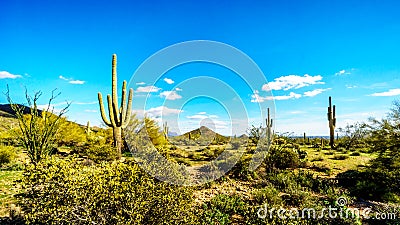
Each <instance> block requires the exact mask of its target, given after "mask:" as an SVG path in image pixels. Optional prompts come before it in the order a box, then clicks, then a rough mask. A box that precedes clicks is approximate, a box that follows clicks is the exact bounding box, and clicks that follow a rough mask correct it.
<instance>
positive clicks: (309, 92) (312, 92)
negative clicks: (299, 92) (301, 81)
mask: <svg viewBox="0 0 400 225" xmlns="http://www.w3.org/2000/svg"><path fill="white" fill-rule="evenodd" d="M327 90H330V88H326V89H322V88H319V89H315V90H312V91H306V92H304V94H303V95H304V96H306V97H314V96H316V95H319V94H321V93H322V92H324V91H327Z"/></svg>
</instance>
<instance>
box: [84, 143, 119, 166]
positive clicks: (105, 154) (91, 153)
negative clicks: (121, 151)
mask: <svg viewBox="0 0 400 225" xmlns="http://www.w3.org/2000/svg"><path fill="white" fill-rule="evenodd" d="M82 154H83V155H85V156H87V157H88V158H89V159H91V160H93V161H95V162H101V161H112V160H115V159H117V158H118V153H117V150H116V148H115V147H113V146H111V145H108V144H104V145H93V146H87V147H86V148H84V150H83V152H82Z"/></svg>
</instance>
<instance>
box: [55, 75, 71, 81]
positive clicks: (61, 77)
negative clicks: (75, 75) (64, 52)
mask: <svg viewBox="0 0 400 225" xmlns="http://www.w3.org/2000/svg"><path fill="white" fill-rule="evenodd" d="M58 78H60V79H61V80H66V81H68V80H69V79H67V78H65V77H64V76H63V75H60V76H58Z"/></svg>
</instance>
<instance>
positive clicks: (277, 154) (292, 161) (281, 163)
mask: <svg viewBox="0 0 400 225" xmlns="http://www.w3.org/2000/svg"><path fill="white" fill-rule="evenodd" d="M265 165H266V169H267V171H273V170H275V169H287V168H297V167H299V165H300V158H299V154H298V151H296V150H294V149H288V148H278V147H275V146H273V147H271V148H269V152H268V154H267V156H266V159H265Z"/></svg>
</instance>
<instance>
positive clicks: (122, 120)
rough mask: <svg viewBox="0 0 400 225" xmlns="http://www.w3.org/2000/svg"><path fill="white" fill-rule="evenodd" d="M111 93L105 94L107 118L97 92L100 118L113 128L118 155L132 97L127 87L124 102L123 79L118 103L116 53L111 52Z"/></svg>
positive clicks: (128, 118) (124, 82)
mask: <svg viewBox="0 0 400 225" xmlns="http://www.w3.org/2000/svg"><path fill="white" fill-rule="evenodd" d="M111 91H112V92H111V94H112V96H111V95H109V94H108V95H107V103H108V114H109V119H108V118H107V116H106V112H105V110H104V106H103V97H102V95H101V93H100V92H99V93H98V98H99V105H100V112H101V118H102V119H103V121H104V123H105V124H106V125H107V126H109V127H112V128H113V136H114V146H115V147H116V148H117V151H118V155H119V156H121V149H122V128H125V127H126V126H127V125H128V122H129V120H130V117H131V109H132V97H133V89H132V88H131V89H129V96H128V103H127V104H126V103H125V101H126V81H125V80H124V81H123V83H122V97H121V105H120V106H119V105H118V93H117V55H115V54H113V56H112V90H111Z"/></svg>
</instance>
